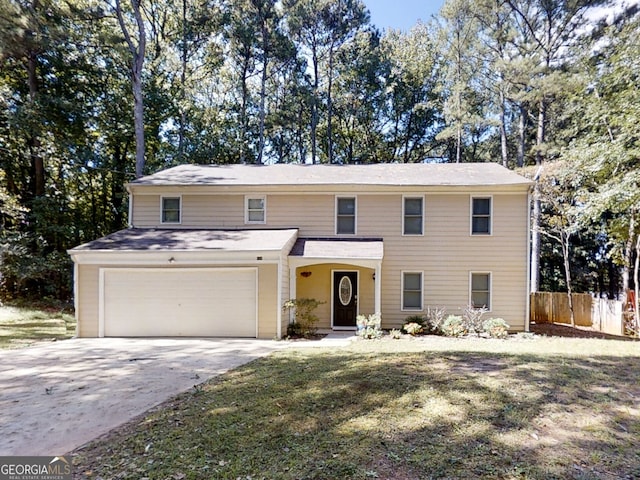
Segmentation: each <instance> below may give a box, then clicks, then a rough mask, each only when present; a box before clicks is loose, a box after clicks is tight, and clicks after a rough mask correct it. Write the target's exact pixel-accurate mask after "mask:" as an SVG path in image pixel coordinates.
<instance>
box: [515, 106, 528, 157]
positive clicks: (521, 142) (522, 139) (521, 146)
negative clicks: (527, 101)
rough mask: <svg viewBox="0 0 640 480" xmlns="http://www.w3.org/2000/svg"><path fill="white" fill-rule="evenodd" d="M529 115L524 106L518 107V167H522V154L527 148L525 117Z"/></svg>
mask: <svg viewBox="0 0 640 480" xmlns="http://www.w3.org/2000/svg"><path fill="white" fill-rule="evenodd" d="M528 115H529V113H528V111H527V108H526V107H525V106H524V104H521V105H520V119H519V120H518V158H517V159H516V163H517V165H518V167H524V153H525V151H526V147H527V116H528Z"/></svg>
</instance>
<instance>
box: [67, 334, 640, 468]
mask: <svg viewBox="0 0 640 480" xmlns="http://www.w3.org/2000/svg"><path fill="white" fill-rule="evenodd" d="M639 378H640V343H637V342H621V341H609V340H592V339H589V340H585V339H556V338H542V337H536V338H534V339H530V338H529V339H527V338H523V337H512V338H510V339H509V340H506V341H500V340H482V339H447V338H440V337H426V338H423V339H403V340H391V339H388V338H387V339H384V340H380V341H358V342H355V343H354V344H353V345H352V346H350V347H348V348H344V349H336V350H333V351H330V350H326V349H312V348H306V349H305V348H296V349H293V348H291V349H286V350H282V351H279V352H277V353H275V354H272V355H271V356H269V357H266V358H263V359H260V360H257V361H254V362H252V363H250V364H248V365H246V366H244V367H241V368H239V369H236V370H234V371H231V372H229V373H228V374H226V375H223V376H221V377H218V378H216V379H213V380H212V381H209V382H207V383H205V384H202V385H199V386H197V387H194V388H193V389H191V390H190V391H189V392H187V393H184V394H182V395H180V396H178V397H177V398H175V399H172V400H171V401H169V402H167V403H165V404H163V405H161V406H160V407H158V408H156V409H154V410H153V411H151V412H149V413H148V414H147V415H146V416H144V417H141V418H138V419H136V420H135V421H133V422H131V423H129V424H127V425H125V426H123V427H122V428H120V429H118V430H116V431H114V432H112V433H111V434H110V435H108V436H107V437H105V438H102V439H100V440H98V441H96V442H94V443H92V444H89V445H87V446H85V447H84V448H82V449H79V450H77V451H76V452H74V454H73V455H74V457H73V461H74V465H75V467H74V470H75V476H76V478H96V479H97V478H102V479H111V478H131V479H140V478H148V479H189V478H193V479H254V480H255V479H349V478H351V479H368V478H380V479H429V478H434V479H443V478H450V479H468V478H487V479H490V478H495V479H565V478H573V479H607V478H612V479H613V478H622V479H625V478H628V479H632V478H639V477H640V383H639Z"/></svg>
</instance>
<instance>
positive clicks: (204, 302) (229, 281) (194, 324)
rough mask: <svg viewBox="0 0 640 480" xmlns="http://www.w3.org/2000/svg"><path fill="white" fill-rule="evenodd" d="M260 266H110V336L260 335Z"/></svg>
mask: <svg viewBox="0 0 640 480" xmlns="http://www.w3.org/2000/svg"><path fill="white" fill-rule="evenodd" d="M256 275H257V271H256V269H253V268H233V269H177V268H176V269H105V271H104V284H103V296H104V297H103V305H104V311H103V322H104V335H105V336H243V337H255V336H256V311H257V309H256V301H257V287H256V285H257V282H256Z"/></svg>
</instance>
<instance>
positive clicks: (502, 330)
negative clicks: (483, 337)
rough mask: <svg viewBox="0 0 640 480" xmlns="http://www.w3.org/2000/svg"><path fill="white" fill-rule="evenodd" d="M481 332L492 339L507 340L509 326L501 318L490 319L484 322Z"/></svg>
mask: <svg viewBox="0 0 640 480" xmlns="http://www.w3.org/2000/svg"><path fill="white" fill-rule="evenodd" d="M482 330H483V331H484V332H485V333H488V334H489V336H490V337H492V338H507V335H508V334H509V324H508V323H507V322H505V321H504V320H503V319H502V318H490V319H488V320H485V321H484V323H483V324H482Z"/></svg>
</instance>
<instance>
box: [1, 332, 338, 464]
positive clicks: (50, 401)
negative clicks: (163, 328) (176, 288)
mask: <svg viewBox="0 0 640 480" xmlns="http://www.w3.org/2000/svg"><path fill="white" fill-rule="evenodd" d="M289 346H292V344H288V343H287V342H275V341H269V340H254V339H129V338H128V339H120V338H96V339H87V338H85V339H72V340H65V341H60V342H53V343H49V344H42V345H37V346H33V347H29V348H24V349H20V350H0V455H62V454H65V453H67V452H69V451H71V450H73V449H75V448H77V447H79V446H81V445H84V444H85V443H87V442H88V441H90V440H92V439H94V438H96V437H98V436H100V435H102V434H104V433H106V432H108V431H109V430H111V429H113V428H115V427H117V426H119V425H121V424H123V423H125V422H127V421H128V420H130V419H131V418H133V417H135V416H136V415H140V414H142V413H144V412H145V411H147V410H148V409H149V408H151V407H153V406H155V405H157V404H159V403H161V402H163V401H165V400H167V399H168V398H170V397H172V396H174V395H176V394H178V393H180V392H183V391H185V390H188V389H189V388H192V387H193V386H194V385H196V384H199V383H202V382H204V381H205V380H207V379H209V378H211V377H214V376H216V375H220V374H222V373H224V372H226V371H227V370H229V369H232V368H235V367H237V366H239V365H242V364H244V363H247V362H249V361H251V360H253V359H255V358H258V357H260V356H263V355H267V354H268V353H270V352H272V351H274V350H276V349H279V348H287V347H289ZM327 346H329V344H327Z"/></svg>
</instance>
